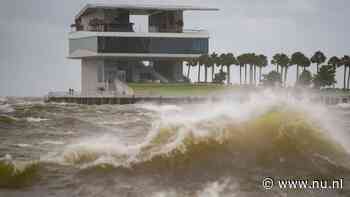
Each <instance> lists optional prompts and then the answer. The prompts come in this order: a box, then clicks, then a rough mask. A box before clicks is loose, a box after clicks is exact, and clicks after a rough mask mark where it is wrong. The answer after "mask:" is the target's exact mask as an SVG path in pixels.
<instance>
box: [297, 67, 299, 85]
mask: <svg viewBox="0 0 350 197" xmlns="http://www.w3.org/2000/svg"><path fill="white" fill-rule="evenodd" d="M296 73H297V77H296V83H298V81H299V65H297V71H296Z"/></svg>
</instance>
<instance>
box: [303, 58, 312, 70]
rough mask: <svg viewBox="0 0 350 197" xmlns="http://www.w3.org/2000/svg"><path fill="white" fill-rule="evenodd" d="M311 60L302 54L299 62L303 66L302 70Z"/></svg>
mask: <svg viewBox="0 0 350 197" xmlns="http://www.w3.org/2000/svg"><path fill="white" fill-rule="evenodd" d="M310 65H311V61H310V59H309V58H308V57H306V56H304V57H303V59H302V62H301V66H302V67H303V70H306V68H307V67H310Z"/></svg>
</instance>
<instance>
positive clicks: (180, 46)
mask: <svg viewBox="0 0 350 197" xmlns="http://www.w3.org/2000/svg"><path fill="white" fill-rule="evenodd" d="M69 46H70V47H69V48H70V50H69V58H77V59H79V58H88V57H118V58H142V59H154V58H181V59H183V58H194V57H199V56H200V55H201V54H206V53H208V48H209V34H208V33H207V32H206V31H203V30H202V31H187V32H184V33H155V32H91V31H77V32H72V33H70V36H69Z"/></svg>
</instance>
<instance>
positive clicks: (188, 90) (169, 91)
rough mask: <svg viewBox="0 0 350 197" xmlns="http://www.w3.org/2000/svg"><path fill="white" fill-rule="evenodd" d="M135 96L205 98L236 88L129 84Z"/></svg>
mask: <svg viewBox="0 0 350 197" xmlns="http://www.w3.org/2000/svg"><path fill="white" fill-rule="evenodd" d="M128 85H129V87H131V88H132V89H133V90H134V92H135V95H140V96H207V95H209V94H214V93H219V92H221V91H223V90H227V89H235V88H237V86H224V85H222V84H154V83H149V84H148V83H129V84H128Z"/></svg>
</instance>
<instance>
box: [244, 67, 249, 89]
mask: <svg viewBox="0 0 350 197" xmlns="http://www.w3.org/2000/svg"><path fill="white" fill-rule="evenodd" d="M247 70H248V69H247V65H244V75H245V76H244V84H245V85H247Z"/></svg>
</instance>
